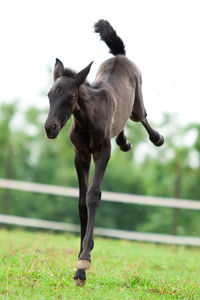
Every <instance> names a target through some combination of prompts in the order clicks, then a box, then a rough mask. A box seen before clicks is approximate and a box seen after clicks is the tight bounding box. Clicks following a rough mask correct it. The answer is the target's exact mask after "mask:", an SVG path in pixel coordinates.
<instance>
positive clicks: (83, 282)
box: [74, 279, 85, 287]
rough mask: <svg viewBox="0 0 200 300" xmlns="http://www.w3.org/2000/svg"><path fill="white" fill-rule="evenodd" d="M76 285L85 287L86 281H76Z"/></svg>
mask: <svg viewBox="0 0 200 300" xmlns="http://www.w3.org/2000/svg"><path fill="white" fill-rule="evenodd" d="M74 284H75V285H77V286H80V287H82V286H84V285H85V280H81V279H74Z"/></svg>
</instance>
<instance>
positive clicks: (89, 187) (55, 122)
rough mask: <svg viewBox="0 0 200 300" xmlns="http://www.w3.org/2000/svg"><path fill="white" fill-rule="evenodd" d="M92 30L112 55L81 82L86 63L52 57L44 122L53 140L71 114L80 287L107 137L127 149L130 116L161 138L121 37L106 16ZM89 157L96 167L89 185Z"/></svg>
mask: <svg viewBox="0 0 200 300" xmlns="http://www.w3.org/2000/svg"><path fill="white" fill-rule="evenodd" d="M95 31H96V32H97V33H99V34H100V37H101V39H102V40H103V41H104V42H105V43H106V44H107V45H108V47H109V48H110V52H111V53H112V54H113V55H114V57H112V58H110V59H108V60H106V61H105V62H104V63H103V64H102V65H101V67H100V69H99V71H98V73H97V75H96V79H95V81H94V83H93V84H92V85H89V84H88V83H86V82H85V80H86V77H87V75H88V73H89V71H90V68H91V64H89V65H88V66H87V67H86V68H85V69H83V70H82V71H80V72H79V73H75V72H74V71H72V70H70V69H66V68H64V66H63V64H62V62H61V61H60V60H59V59H56V64H55V68H54V84H53V86H52V88H51V89H50V91H49V94H48V97H49V101H50V111H49V115H48V118H47V120H46V123H45V130H46V134H47V137H48V138H50V139H54V138H56V136H57V135H58V134H59V132H60V130H61V129H62V127H63V126H64V125H65V123H66V122H67V120H68V119H69V118H70V116H71V115H73V121H72V126H71V130H70V139H71V142H72V144H73V145H74V149H75V167H76V170H77V175H78V181H79V190H80V195H79V206H78V207H79V216H80V224H81V247H80V253H79V258H78V267H77V271H76V274H75V276H74V279H75V282H76V283H77V284H79V285H83V284H84V282H85V280H86V272H85V270H86V269H89V267H90V263H91V255H90V253H91V250H92V248H93V246H94V242H93V229H94V221H95V215H96V211H97V208H98V205H99V203H100V199H101V183H102V180H103V176H104V172H105V170H106V166H107V163H108V161H109V158H110V153H111V139H112V138H113V137H116V142H117V144H118V145H119V146H120V149H121V150H122V151H128V150H130V149H131V145H130V143H129V142H128V141H127V139H126V136H125V134H124V127H125V125H126V122H127V120H128V119H129V118H130V119H131V120H133V121H136V122H141V123H142V124H143V125H144V127H145V129H146V130H147V132H148V134H149V138H150V140H151V141H152V142H153V143H154V145H156V146H161V145H162V144H163V142H164V138H163V137H162V136H161V135H160V134H159V133H158V132H157V131H155V130H154V129H152V128H151V126H150V125H149V123H148V122H147V119H146V111H145V108H144V104H143V99H142V91H141V74H140V71H139V69H138V68H137V67H136V65H135V64H134V63H133V62H131V61H130V60H129V59H128V58H127V57H126V56H125V47H124V44H123V41H122V40H121V39H120V38H119V37H118V36H117V34H116V32H115V30H114V29H113V28H112V26H111V25H110V24H109V22H107V21H105V20H99V21H98V22H97V23H96V24H95ZM91 158H93V160H94V164H95V170H94V177H93V179H92V181H91V183H89V172H90V162H91Z"/></svg>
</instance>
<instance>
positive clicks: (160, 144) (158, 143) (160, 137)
mask: <svg viewBox="0 0 200 300" xmlns="http://www.w3.org/2000/svg"><path fill="white" fill-rule="evenodd" d="M150 141H151V142H152V143H153V144H154V145H155V146H157V147H160V146H162V145H163V144H164V141H165V139H164V137H163V136H162V135H160V136H159V139H158V140H157V141H156V142H155V141H152V140H151V139H150Z"/></svg>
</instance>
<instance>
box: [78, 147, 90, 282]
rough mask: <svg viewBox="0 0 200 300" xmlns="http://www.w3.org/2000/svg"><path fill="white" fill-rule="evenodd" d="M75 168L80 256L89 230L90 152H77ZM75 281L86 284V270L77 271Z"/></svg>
mask: <svg viewBox="0 0 200 300" xmlns="http://www.w3.org/2000/svg"><path fill="white" fill-rule="evenodd" d="M74 162H75V167H76V171H77V175H78V181H79V204H78V208H79V217H80V225H81V245H80V252H79V257H80V254H81V252H82V250H83V239H84V236H85V233H86V228H87V206H86V193H87V190H88V185H89V171H90V162H91V154H90V153H89V152H88V151H78V150H75V160H74ZM74 279H75V280H77V279H79V284H81V282H84V281H85V279H86V274H85V270H83V269H82V270H81V269H79V270H77V272H76V274H75V276H74Z"/></svg>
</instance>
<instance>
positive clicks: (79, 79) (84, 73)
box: [76, 61, 93, 86]
mask: <svg viewBox="0 0 200 300" xmlns="http://www.w3.org/2000/svg"><path fill="white" fill-rule="evenodd" d="M92 64H93V61H92V62H91V63H90V64H89V65H88V66H87V67H86V68H84V69H83V70H81V71H80V72H79V73H78V74H77V76H76V83H77V86H80V85H81V84H83V82H84V81H85V79H86V77H87V76H88V74H89V72H90V68H91V66H92Z"/></svg>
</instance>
